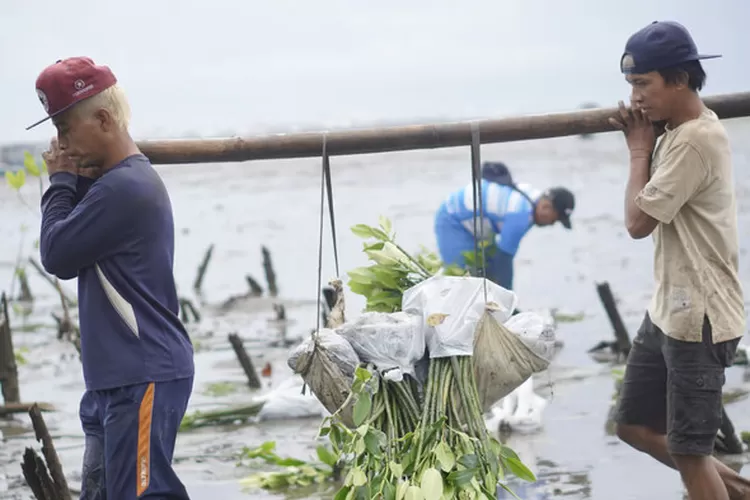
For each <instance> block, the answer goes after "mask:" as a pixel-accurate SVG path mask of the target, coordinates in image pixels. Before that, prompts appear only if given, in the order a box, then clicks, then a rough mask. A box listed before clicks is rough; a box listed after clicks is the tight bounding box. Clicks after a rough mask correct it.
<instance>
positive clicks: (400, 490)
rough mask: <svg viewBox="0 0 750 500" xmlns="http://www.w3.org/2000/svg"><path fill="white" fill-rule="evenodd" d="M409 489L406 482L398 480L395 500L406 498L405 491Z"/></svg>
mask: <svg viewBox="0 0 750 500" xmlns="http://www.w3.org/2000/svg"><path fill="white" fill-rule="evenodd" d="M408 489H409V483H408V482H406V481H401V480H399V482H398V485H397V486H396V500H403V498H404V497H405V496H406V490H408Z"/></svg>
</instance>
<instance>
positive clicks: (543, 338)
mask: <svg viewBox="0 0 750 500" xmlns="http://www.w3.org/2000/svg"><path fill="white" fill-rule="evenodd" d="M505 326H506V328H508V330H510V331H511V332H513V333H515V334H516V335H518V336H519V337H520V338H521V340H523V341H524V343H525V344H526V345H527V346H529V348H530V349H531V350H532V351H534V353H535V354H537V355H538V356H540V357H542V358H544V359H545V360H547V361H548V362H549V361H551V360H552V356H554V354H555V325H554V324H552V323H549V322H547V321H545V319H544V317H543V316H542V315H540V314H537V313H534V312H522V313H518V314H516V315H515V316H511V317H510V319H508V321H506V322H505Z"/></svg>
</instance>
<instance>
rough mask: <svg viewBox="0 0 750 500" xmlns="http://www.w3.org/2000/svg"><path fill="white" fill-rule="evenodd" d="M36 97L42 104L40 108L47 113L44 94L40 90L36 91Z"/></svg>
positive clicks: (47, 105) (47, 102) (47, 104)
mask: <svg viewBox="0 0 750 500" xmlns="http://www.w3.org/2000/svg"><path fill="white" fill-rule="evenodd" d="M36 95H37V96H39V101H40V102H41V103H42V107H44V112H45V113H49V101H48V100H47V94H45V93H44V92H43V91H42V90H40V89H36Z"/></svg>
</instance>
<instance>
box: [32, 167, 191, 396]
mask: <svg viewBox="0 0 750 500" xmlns="http://www.w3.org/2000/svg"><path fill="white" fill-rule="evenodd" d="M39 248H40V253H41V257H42V264H43V266H44V268H45V269H46V270H47V272H49V273H51V274H54V275H55V276H57V277H58V278H60V279H72V278H75V277H77V278H78V307H79V321H80V329H81V360H82V363H83V376H84V380H85V382H86V388H87V389H89V390H102V389H110V388H115V387H122V386H126V385H131V384H138V383H145V382H162V381H168V380H175V379H180V378H184V377H189V376H192V375H193V374H194V367H193V347H192V343H191V342H190V338H189V336H188V334H187V332H186V330H185V328H184V326H183V324H182V322H181V321H180V319H179V316H178V314H179V303H178V299H177V291H176V287H175V281H174V276H173V274H172V268H173V255H174V222H173V219H172V206H171V202H170V199H169V195H168V193H167V190H166V187H165V186H164V183H163V182H162V180H161V178H160V177H159V175H158V173H157V172H156V170H154V168H153V167H152V166H151V163H150V162H149V161H148V159H147V158H146V157H145V156H143V155H140V154H138V155H134V156H130V157H128V158H126V159H125V160H124V161H122V162H121V163H120V164H118V165H116V166H115V167H114V168H112V169H111V170H109V171H107V172H106V173H105V174H104V175H102V176H101V177H100V178H99V179H98V180H96V181H95V182H92V181H90V180H88V179H85V178H82V177H78V176H76V175H74V174H71V173H68V172H58V173H55V174H53V175H52V176H51V177H50V187H49V188H48V189H47V191H46V192H45V193H44V196H43V197H42V228H41V238H40V242H39Z"/></svg>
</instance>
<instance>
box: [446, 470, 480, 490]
mask: <svg viewBox="0 0 750 500" xmlns="http://www.w3.org/2000/svg"><path fill="white" fill-rule="evenodd" d="M476 473H477V470H476V469H462V470H454V471H453V472H451V473H450V474H448V477H447V479H448V481H450V482H452V483H453V484H454V485H455V486H458V487H461V486H465V485H467V484H469V483H470V482H471V480H472V478H473V477H474V475H475V474H476Z"/></svg>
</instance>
